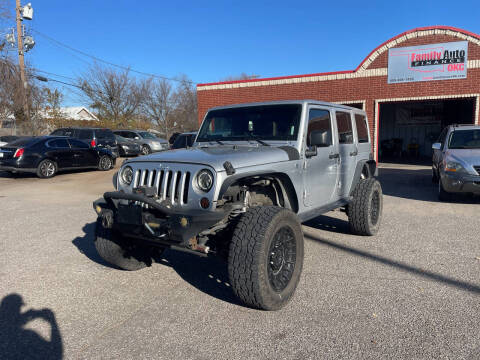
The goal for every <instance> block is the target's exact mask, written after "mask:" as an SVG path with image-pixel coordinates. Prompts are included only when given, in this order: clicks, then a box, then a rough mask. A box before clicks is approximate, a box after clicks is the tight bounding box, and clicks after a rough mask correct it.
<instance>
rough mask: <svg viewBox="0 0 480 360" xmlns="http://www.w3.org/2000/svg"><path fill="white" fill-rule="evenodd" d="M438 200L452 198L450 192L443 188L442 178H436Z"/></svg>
mask: <svg viewBox="0 0 480 360" xmlns="http://www.w3.org/2000/svg"><path fill="white" fill-rule="evenodd" d="M438 200H440V201H450V200H452V194H451V193H449V192H447V191H445V189H444V188H443V184H442V180H441V179H439V180H438Z"/></svg>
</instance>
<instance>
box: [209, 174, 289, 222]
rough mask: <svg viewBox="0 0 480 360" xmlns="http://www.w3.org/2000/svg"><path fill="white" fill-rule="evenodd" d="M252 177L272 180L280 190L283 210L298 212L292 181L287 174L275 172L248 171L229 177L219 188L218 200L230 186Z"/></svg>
mask: <svg viewBox="0 0 480 360" xmlns="http://www.w3.org/2000/svg"><path fill="white" fill-rule="evenodd" d="M253 177H259V178H269V179H271V178H273V179H274V181H275V184H276V185H278V187H279V188H280V192H281V193H280V194H279V195H281V196H282V197H283V201H284V206H285V208H287V209H290V210H292V211H293V212H294V213H297V212H298V198H297V193H296V191H295V187H294V186H293V182H292V180H291V179H290V177H289V176H288V175H287V174H285V173H279V172H275V171H271V172H269V171H268V170H267V171H265V170H263V171H258V172H257V171H250V172H245V173H241V174H236V175H232V176H229V177H228V178H227V179H226V180H225V181H224V182H223V184H222V186H221V187H220V191H219V194H218V198H219V199H221V198H222V197H223V195H224V194H225V193H226V192H227V190H228V188H229V187H230V186H232V185H235V184H236V183H238V182H240V181H241V180H246V179H249V178H253ZM274 188H275V191H278V189H277V188H276V186H275V185H274Z"/></svg>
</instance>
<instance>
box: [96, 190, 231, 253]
mask: <svg viewBox="0 0 480 360" xmlns="http://www.w3.org/2000/svg"><path fill="white" fill-rule="evenodd" d="M125 202H127V204H125ZM93 208H94V210H95V212H96V213H97V214H98V216H99V217H100V218H101V220H102V224H103V226H104V227H107V228H112V229H115V230H117V231H118V232H120V233H121V234H122V235H124V236H127V237H132V238H139V239H144V240H147V241H149V242H153V243H157V244H159V245H162V246H165V245H167V246H169V245H175V246H180V247H184V248H188V247H190V245H191V239H192V238H194V237H196V236H197V235H198V234H199V233H200V232H202V231H203V230H206V229H208V228H210V227H212V226H213V225H215V224H217V223H218V222H219V221H221V220H222V219H223V218H225V217H226V216H227V215H228V213H229V208H228V207H227V208H224V209H217V210H215V211H207V210H185V209H176V208H172V207H169V206H167V205H164V204H161V203H159V202H157V201H156V200H155V199H154V198H152V197H147V196H145V195H142V194H131V193H125V192H123V191H112V192H106V193H105V194H104V195H103V198H99V199H97V200H96V201H94V202H93Z"/></svg>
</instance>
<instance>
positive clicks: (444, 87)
mask: <svg viewBox="0 0 480 360" xmlns="http://www.w3.org/2000/svg"><path fill="white" fill-rule="evenodd" d="M431 32H433V31H431ZM461 35H462V36H463V34H461ZM462 40H464V39H463V38H459V37H458V35H457V36H454V35H447V34H433V35H427V36H420V37H412V38H410V39H407V40H404V41H402V42H401V43H400V44H398V45H395V47H405V46H416V45H423V44H432V43H441V42H452V41H462ZM475 41H476V42H477V43H474V42H469V47H468V60H480V45H479V44H480V39H478V40H477V39H475ZM387 56H388V50H387V51H384V52H383V53H381V54H380V55H378V56H376V58H375V59H374V60H373V61H372V62H371V63H369V64H368V66H365V69H366V70H367V71H370V70H371V69H383V68H386V67H387V61H388V60H387ZM364 64H365V63H364ZM385 74H386V72H385ZM318 75H321V74H318ZM341 76H343V75H339V76H329V77H341ZM347 77H348V76H347ZM304 79H305V78H303V80H304ZM258 81H261V79H258V80H255V81H252V82H243V83H242V82H233V85H234V86H236V87H233V88H221V89H209V90H202V86H203V85H200V86H199V87H198V90H199V91H198V94H197V96H198V114H199V121H201V120H202V119H203V117H204V116H205V113H206V111H207V110H208V109H209V108H211V107H213V106H221V105H229V104H239V103H249V102H258V101H268V100H295V99H315V100H324V101H329V102H346V101H350V102H352V101H357V100H358V101H365V107H366V109H365V110H366V112H367V116H368V119H369V124H370V129H371V131H372V139H374V137H373V134H374V133H375V124H374V122H375V109H374V108H375V100H379V99H391V98H411V97H426V96H436V97H441V96H446V95H462V94H478V93H480V65H479V67H477V68H469V69H468V70H467V79H460V80H442V81H426V82H415V83H400V84H390V85H389V84H387V76H386V75H382V76H363V77H353V78H345V79H334V80H325V76H323V77H322V80H321V81H306V82H296V83H288V84H278V85H262V86H252V84H258ZM298 81H302V78H301V77H299V79H298ZM277 82H278V81H277ZM205 85H209V84H205ZM238 86H242V87H238Z"/></svg>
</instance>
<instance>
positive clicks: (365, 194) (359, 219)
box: [348, 178, 383, 236]
mask: <svg viewBox="0 0 480 360" xmlns="http://www.w3.org/2000/svg"><path fill="white" fill-rule="evenodd" d="M382 210H383V194H382V187H381V185H380V183H379V182H378V181H377V180H376V179H375V178H370V179H365V180H363V179H362V180H360V181H359V182H358V184H357V186H356V187H355V190H354V191H353V200H352V202H351V203H350V204H349V205H348V222H349V224H350V229H351V231H352V232H353V233H354V234H357V235H367V236H372V235H375V234H376V233H377V232H378V229H379V228H380V222H381V218H382Z"/></svg>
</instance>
